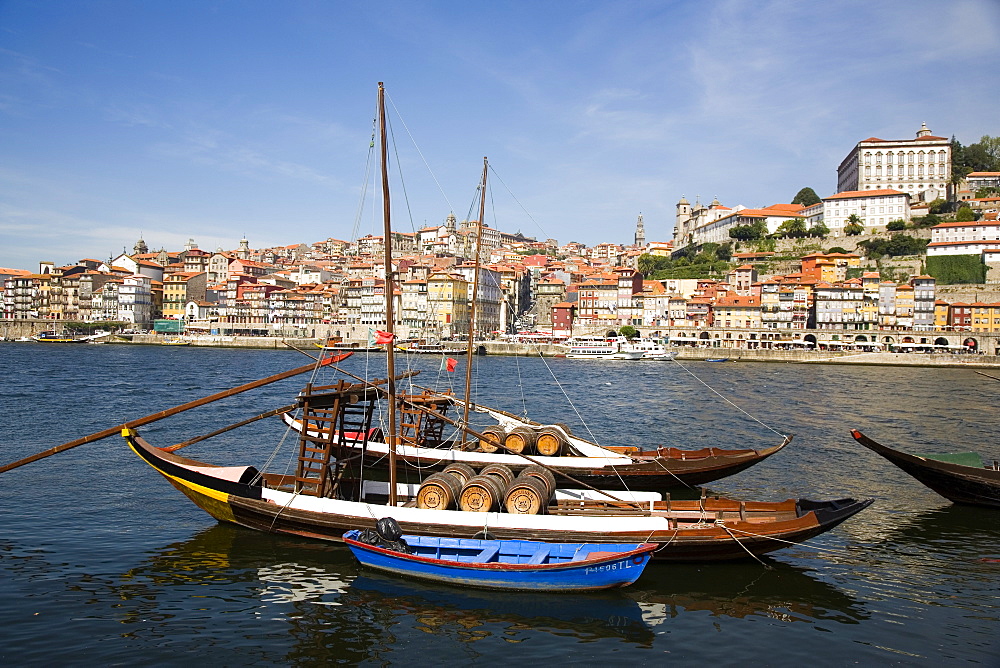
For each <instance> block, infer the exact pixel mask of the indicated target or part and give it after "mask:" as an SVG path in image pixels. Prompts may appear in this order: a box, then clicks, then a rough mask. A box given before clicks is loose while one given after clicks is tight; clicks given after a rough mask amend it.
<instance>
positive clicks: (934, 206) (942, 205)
mask: <svg viewBox="0 0 1000 668" xmlns="http://www.w3.org/2000/svg"><path fill="white" fill-rule="evenodd" d="M928 211H929V213H934V214H940V213H946V212H947V211H948V201H947V200H945V199H942V198H940V197H938V198H937V199H936V200H934V201H932V202H931V203H930V204H929V209H928Z"/></svg>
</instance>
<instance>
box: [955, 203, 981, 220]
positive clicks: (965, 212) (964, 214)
mask: <svg viewBox="0 0 1000 668" xmlns="http://www.w3.org/2000/svg"><path fill="white" fill-rule="evenodd" d="M975 219H976V214H975V213H973V211H972V209H971V208H970V207H968V206H960V207H958V211H957V212H956V213H955V221H956V222H959V223H968V222H972V221H974V220H975Z"/></svg>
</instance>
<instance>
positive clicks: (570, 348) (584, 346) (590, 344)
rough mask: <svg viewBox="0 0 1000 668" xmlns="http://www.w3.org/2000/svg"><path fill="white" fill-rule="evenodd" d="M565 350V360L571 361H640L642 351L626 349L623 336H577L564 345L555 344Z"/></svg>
mask: <svg viewBox="0 0 1000 668" xmlns="http://www.w3.org/2000/svg"><path fill="white" fill-rule="evenodd" d="M557 345H560V346H563V347H564V348H566V349H567V350H566V354H565V357H566V359H571V360H584V359H593V360H640V359H642V351H640V350H630V349H628V348H627V346H628V339H626V338H625V337H624V336H612V337H605V336H578V337H575V338H572V339H569V340H568V341H567V342H566V343H560V344H557Z"/></svg>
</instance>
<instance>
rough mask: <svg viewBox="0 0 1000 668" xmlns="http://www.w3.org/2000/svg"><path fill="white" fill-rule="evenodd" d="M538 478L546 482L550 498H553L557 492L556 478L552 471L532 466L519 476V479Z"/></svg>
mask: <svg viewBox="0 0 1000 668" xmlns="http://www.w3.org/2000/svg"><path fill="white" fill-rule="evenodd" d="M529 476H530V477H532V478H538V479H539V480H542V481H543V482H545V487H546V489H547V490H548V495H549V497H551V496H552V494H553V493H555V491H556V477H555V476H554V475H553V474H552V471H550V470H548V469H547V468H545V467H544V466H536V465H531V466H529V467H527V468H525V469H524V470H523V471H521V472H520V473H519V474H518V476H517V477H518V478H526V477H529Z"/></svg>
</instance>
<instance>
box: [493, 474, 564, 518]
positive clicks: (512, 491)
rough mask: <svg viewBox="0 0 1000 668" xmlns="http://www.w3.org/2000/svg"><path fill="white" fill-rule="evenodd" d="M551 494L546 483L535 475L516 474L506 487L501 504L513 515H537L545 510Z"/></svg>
mask: <svg viewBox="0 0 1000 668" xmlns="http://www.w3.org/2000/svg"><path fill="white" fill-rule="evenodd" d="M551 498H552V494H551V493H550V492H549V489H548V485H547V484H546V483H545V481H544V480H542V479H541V478H536V477H535V476H530V475H529V476H518V477H517V479H516V480H515V481H514V482H513V483H511V485H510V487H508V488H507V493H506V494H505V495H504V501H503V505H504V508H506V509H507V512H508V513H513V514H515V515H538V514H540V513H544V512H545V508H546V506H548V505H549V499H551Z"/></svg>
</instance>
